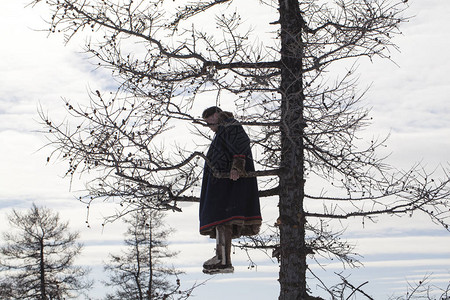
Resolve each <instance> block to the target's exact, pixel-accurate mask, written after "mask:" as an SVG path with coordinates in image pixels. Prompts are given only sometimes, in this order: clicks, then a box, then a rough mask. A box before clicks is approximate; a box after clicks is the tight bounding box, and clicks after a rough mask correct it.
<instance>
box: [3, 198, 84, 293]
mask: <svg viewBox="0 0 450 300" xmlns="http://www.w3.org/2000/svg"><path fill="white" fill-rule="evenodd" d="M8 221H9V223H10V225H11V227H12V230H11V231H8V232H5V233H4V234H3V239H4V244H3V246H2V247H1V248H0V255H1V259H0V267H1V270H2V276H3V277H4V278H6V279H5V280H6V281H4V283H5V285H6V286H7V287H8V290H9V297H10V299H39V300H50V299H69V298H76V297H77V296H78V295H79V294H81V293H83V292H84V291H86V290H88V289H89V288H90V286H91V282H90V281H89V280H87V273H88V271H89V270H88V269H86V268H83V267H80V266H76V265H74V261H75V259H76V257H78V256H79V255H80V253H81V250H82V245H81V244H80V243H77V239H78V237H79V234H78V233H77V232H71V231H70V230H69V227H68V222H62V221H61V220H60V217H59V214H58V213H54V212H52V211H51V210H50V209H47V208H44V207H37V206H36V205H35V204H33V206H32V207H31V209H30V210H29V211H28V212H26V213H21V212H19V211H17V210H13V212H12V214H11V215H9V216H8ZM2 290H3V292H6V289H3V288H2ZM2 299H3V298H2ZM6 299H9V298H6Z"/></svg>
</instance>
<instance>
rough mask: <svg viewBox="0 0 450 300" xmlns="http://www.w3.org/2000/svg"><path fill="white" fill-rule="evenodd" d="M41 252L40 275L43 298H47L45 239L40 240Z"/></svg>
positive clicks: (43, 299)
mask: <svg viewBox="0 0 450 300" xmlns="http://www.w3.org/2000/svg"><path fill="white" fill-rule="evenodd" d="M39 246H40V249H39V250H40V252H39V259H40V262H39V277H40V282H41V299H42V300H47V295H46V291H45V263H44V240H43V239H41V240H40V241H39Z"/></svg>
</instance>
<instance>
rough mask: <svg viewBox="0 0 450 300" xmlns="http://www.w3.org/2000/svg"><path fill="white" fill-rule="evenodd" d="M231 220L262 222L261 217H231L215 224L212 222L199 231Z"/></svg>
mask: <svg viewBox="0 0 450 300" xmlns="http://www.w3.org/2000/svg"><path fill="white" fill-rule="evenodd" d="M233 220H243V221H251V220H262V217H261V216H254V217H244V216H234V217H231V218H228V219H225V220H220V221H217V222H213V223H211V224H207V225H204V226H202V227H200V231H203V230H205V229H208V228H209V227H212V226H217V225H220V224H224V223H228V222H230V221H233Z"/></svg>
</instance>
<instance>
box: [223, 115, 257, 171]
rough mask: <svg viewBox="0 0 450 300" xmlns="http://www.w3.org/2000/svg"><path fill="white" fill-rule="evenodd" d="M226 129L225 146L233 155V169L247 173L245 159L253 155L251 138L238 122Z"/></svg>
mask: <svg viewBox="0 0 450 300" xmlns="http://www.w3.org/2000/svg"><path fill="white" fill-rule="evenodd" d="M225 131H226V134H225V135H224V142H225V146H226V148H227V150H228V152H229V154H230V156H231V157H232V164H231V169H235V170H237V171H238V172H239V175H245V174H246V172H245V161H246V158H247V157H248V156H251V150H250V139H249V137H248V135H247V134H246V133H245V131H244V128H243V127H242V125H240V124H239V123H237V122H233V123H231V124H229V125H228V126H227V128H226V130H225Z"/></svg>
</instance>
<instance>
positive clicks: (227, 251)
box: [199, 106, 262, 274]
mask: <svg viewBox="0 0 450 300" xmlns="http://www.w3.org/2000/svg"><path fill="white" fill-rule="evenodd" d="M202 118H203V119H204V120H205V121H206V123H207V124H208V126H209V128H210V129H211V130H212V131H214V132H215V136H214V139H213V141H212V142H211V145H210V147H209V150H208V153H207V155H206V156H207V161H206V162H205V167H204V173H203V180H202V189H201V194H200V213H199V215H200V234H202V235H209V236H210V237H211V238H215V239H216V255H215V256H214V257H213V258H211V259H209V260H207V261H206V262H205V263H204V264H203V272H204V273H206V274H215V273H232V272H233V271H234V268H233V266H232V264H231V240H232V239H233V238H239V237H241V236H251V235H255V234H257V233H258V232H259V229H260V227H261V221H262V218H261V211H260V205H259V196H258V185H257V181H256V177H242V176H243V175H245V174H246V173H247V172H248V171H254V170H255V167H254V164H253V159H252V153H251V149H250V139H249V137H248V135H247V134H246V133H245V131H244V128H243V127H242V125H240V124H239V123H238V122H237V121H236V120H235V119H234V118H233V114H232V113H230V112H226V111H222V110H221V109H220V108H219V107H217V106H213V107H210V108H207V109H205V111H204V112H203V114H202ZM214 172H227V173H228V172H229V174H230V176H229V178H217V177H214V174H213V173H214Z"/></svg>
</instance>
